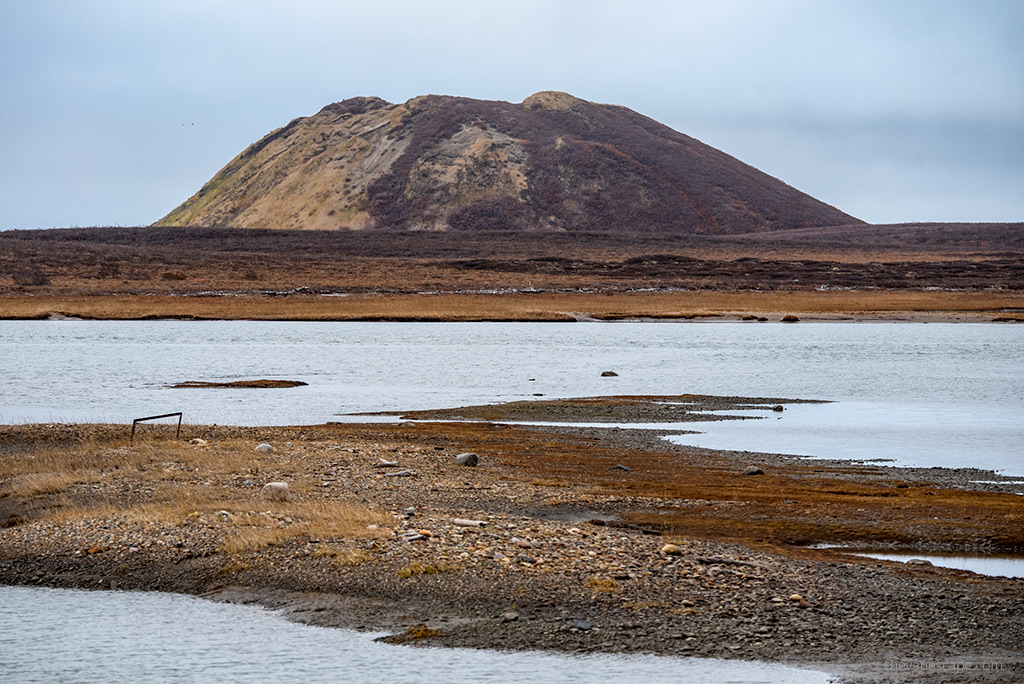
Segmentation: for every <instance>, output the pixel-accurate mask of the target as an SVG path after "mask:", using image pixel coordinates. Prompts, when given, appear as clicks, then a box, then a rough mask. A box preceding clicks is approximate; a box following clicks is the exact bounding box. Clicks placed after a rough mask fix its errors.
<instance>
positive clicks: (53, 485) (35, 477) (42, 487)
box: [0, 473, 74, 499]
mask: <svg viewBox="0 0 1024 684" xmlns="http://www.w3.org/2000/svg"><path fill="white" fill-rule="evenodd" d="M73 481H74V480H73V479H72V478H70V477H68V476H67V475H64V474H63V473H26V474H24V475H18V476H16V477H13V478H11V479H10V480H9V481H7V482H5V483H4V484H3V486H0V496H5V495H6V496H14V497H16V498H19V499H28V498H31V497H33V496H41V495H44V494H58V493H60V492H63V491H65V490H66V489H67V487H68V485H69V484H71V483H72V482H73Z"/></svg>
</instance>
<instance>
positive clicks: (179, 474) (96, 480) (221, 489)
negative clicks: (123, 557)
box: [0, 426, 391, 563]
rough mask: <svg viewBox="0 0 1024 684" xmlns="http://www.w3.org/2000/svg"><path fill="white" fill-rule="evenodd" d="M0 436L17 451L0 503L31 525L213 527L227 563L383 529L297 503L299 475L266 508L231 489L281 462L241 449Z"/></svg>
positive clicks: (353, 515) (314, 502)
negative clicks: (285, 495)
mask: <svg viewBox="0 0 1024 684" xmlns="http://www.w3.org/2000/svg"><path fill="white" fill-rule="evenodd" d="M6 430H8V431H9V432H10V441H11V443H16V444H17V448H16V449H14V450H12V451H13V453H9V454H8V455H7V456H5V457H4V458H2V459H0V483H2V484H0V496H11V497H13V498H14V499H15V501H27V500H30V499H31V500H33V503H32V510H33V517H34V518H43V519H48V520H51V521H53V522H66V521H73V520H80V519H82V518H85V517H111V518H114V517H117V518H119V519H121V520H122V521H125V522H129V523H132V522H136V523H143V524H148V523H157V524H162V525H177V526H182V527H185V526H192V525H197V526H214V527H216V528H219V529H222V530H223V532H224V539H223V550H225V551H227V552H229V553H242V552H245V551H251V550H256V549H260V548H264V547H267V546H272V545H277V544H282V543H285V542H287V541H289V540H291V539H296V538H305V539H323V540H331V539H342V538H352V537H365V536H374V535H377V534H380V532H379V531H378V530H380V529H386V526H387V525H388V524H389V523H390V522H391V519H390V518H389V517H388V516H386V515H383V514H379V513H376V512H374V511H371V510H370V509H368V508H366V507H363V506H357V505H352V504H348V503H345V502H343V501H334V500H321V499H317V498H315V497H314V496H313V495H307V494H306V493H305V492H306V489H307V485H306V483H305V482H303V476H302V475H299V474H296V475H295V476H294V477H293V478H291V484H292V494H293V496H294V497H295V500H293V501H290V502H269V501H267V500H266V499H264V498H263V497H262V495H261V492H260V490H259V488H258V487H253V486H251V485H250V486H245V485H240V482H242V481H244V480H247V479H250V478H256V477H257V475H255V474H254V473H258V472H260V471H265V472H277V471H279V470H280V468H281V467H282V465H284V464H287V463H288V462H289V461H290V457H289V456H287V455H284V454H280V453H278V452H274V453H271V454H263V453H261V452H256V451H254V450H253V442H252V441H251V440H224V441H218V442H215V443H210V444H209V445H208V446H205V447H204V446H198V445H192V444H189V443H186V442H179V441H176V440H172V439H166V438H159V437H158V438H152V439H147V440H144V441H141V442H137V443H136V444H134V445H128V444H125V443H123V442H116V441H103V440H98V439H95V438H89V437H86V438H82V439H77V440H76V439H68V440H66V441H64V442H61V443H59V444H54V443H53V440H52V439H48V438H47V437H46V435H45V431H42V432H43V435H42V436H40V435H39V434H37V433H36V432H34V431H33V430H32V427H31V426H26V427H24V428H16V427H12V428H6ZM19 441H20V443H19ZM286 467H288V468H289V469H292V468H293V466H291V465H287V466H286ZM268 509H270V510H268ZM254 511H262V513H259V514H256V513H254ZM370 525H376V526H377V528H376V530H370V529H368V526H370ZM348 560H351V561H352V562H358V561H359V560H360V559H358V558H356V557H355V556H352V557H351V558H349V559H348ZM340 562H342V563H343V562H345V559H342V560H341V561H340Z"/></svg>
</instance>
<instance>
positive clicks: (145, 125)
mask: <svg viewBox="0 0 1024 684" xmlns="http://www.w3.org/2000/svg"><path fill="white" fill-rule="evenodd" d="M540 90H563V91H566V92H569V93H572V94H573V95H576V96H577V97H581V98H584V99H587V100H593V101H597V102H608V103H613V104H619V105H623V106H626V107H629V108H631V109H634V110H636V111H638V112H640V113H641V114H645V115H647V116H650V117H652V118H654V119H657V120H659V121H661V122H663V123H665V124H667V125H669V126H671V127H673V128H675V129H676V130H679V131H681V132H683V133H686V134H688V135H692V136H694V137H696V138H699V139H700V140H703V141H704V142H706V143H708V144H710V145H713V146H714V147H717V148H719V149H721V150H723V151H725V152H727V153H729V154H731V155H733V156H735V157H738V158H739V159H741V160H743V161H745V162H747V163H749V164H752V165H754V166H756V167H758V168H760V169H761V170H763V171H765V172H767V173H770V174H771V175H773V176H776V177H778V178H780V179H782V180H783V181H785V182H787V183H789V184H790V185H792V186H794V187H796V188H798V189H800V190H803V191H804V192H807V193H809V194H811V195H814V196H815V197H817V198H819V199H821V200H823V201H825V202H828V203H830V204H834V205H835V206H837V207H839V208H840V209H842V210H844V211H846V212H848V213H851V214H853V215H854V216H857V217H859V218H862V219H864V220H867V221H871V222H876V223H887V222H901V221H1024V2H1020V0H1005V1H996V0H963V1H961V2H952V1H949V0H926V1H925V0H902V1H899V2H894V1H893V0H882V1H874V0H862V1H856V0H837V1H833V0H706V1H691V2H686V1H677V2H669V1H656V0H651V1H644V0H603V1H601V0H591V1H583V0H580V1H577V2H571V1H568V0H563V1H559V0H547V1H540V0H505V1H504V2H488V1H485V0H446V1H437V2H434V1H431V0H390V1H388V2H380V1H377V2H371V1H361V0H360V1H347V2H346V1H345V0H306V1H303V0H294V1H293V2H281V0H268V1H263V0H245V1H242V0H223V1H219V0H175V1H174V2H163V1H160V0H150V1H147V2H139V0H82V1H80V2H76V1H72V0H67V1H64V2H61V1H59V0H5V1H4V2H3V3H2V4H0V131H2V134H0V229H8V228H33V227H54V226H57V227H63V226H91V225H142V224H148V223H151V222H153V221H155V220H157V219H158V218H160V217H161V216H163V215H164V214H166V213H167V212H168V211H170V210H171V209H173V208H174V207H175V206H177V205H178V204H179V203H181V202H182V201H183V200H185V199H186V198H188V197H189V196H190V195H192V194H193V193H194V192H195V191H196V190H198V189H199V188H200V186H202V184H203V183H204V182H206V181H207V180H209V178H210V177H211V176H213V174H214V173H216V172H217V171H218V170H219V169H220V168H221V167H222V166H224V165H225V164H226V163H227V162H228V161H230V159H231V158H232V157H234V156H235V155H236V154H238V153H239V152H241V151H242V150H243V149H244V148H245V147H246V146H247V145H248V144H249V143H251V142H253V141H255V140H257V139H258V138H260V137H261V136H263V135H265V134H266V133H268V132H269V131H271V130H273V129H275V128H278V127H280V126H283V125H284V124H286V123H287V122H288V121H290V120H291V119H294V118H296V117H298V116H306V115H310V114H313V113H315V112H316V111H318V110H319V109H320V108H321V107H322V106H323V105H326V104H328V103H330V102H336V101H338V100H343V99H346V98H349V97H353V96H357V95H378V96H380V97H383V98H384V99H386V100H389V101H391V102H404V101H405V100H407V99H409V98H411V97H415V96H417V95H425V94H428V93H440V94H448V95H462V96H466V97H474V98H481V99H493V100H508V101H510V102H520V101H522V100H523V99H524V98H526V97H527V96H529V95H531V94H532V93H534V92H537V91H540ZM183 124H184V125H183Z"/></svg>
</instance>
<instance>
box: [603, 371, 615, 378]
mask: <svg viewBox="0 0 1024 684" xmlns="http://www.w3.org/2000/svg"><path fill="white" fill-rule="evenodd" d="M601 377H602V378H617V377H619V374H618V373H616V372H615V371H605V372H603V373H601Z"/></svg>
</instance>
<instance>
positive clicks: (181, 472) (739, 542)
mask: <svg viewBox="0 0 1024 684" xmlns="http://www.w3.org/2000/svg"><path fill="white" fill-rule="evenodd" d="M631 399H637V398H631ZM647 399H649V400H650V401H648V402H647V403H646V404H645V403H644V402H639V403H637V404H636V405H635V406H633V405H626V406H625V408H623V405H622V402H621V398H614V397H605V398H596V399H595V400H592V401H593V403H592V404H591V405H587V406H582V407H581V406H580V405H579V402H550V408H551V410H553V411H555V412H558V413H560V415H562V416H564V415H566V413H567V412H568V413H572V414H576V415H577V416H579V417H582V416H583V415H584V414H586V415H589V416H590V417H593V416H594V415H596V414H597V413H600V412H601V411H605V412H606V411H608V410H612V411H616V412H619V413H621V412H623V411H626V412H633V413H635V415H634V417H641V418H642V417H643V416H647V417H648V418H650V417H651V413H650V412H651V411H652V410H654V411H660V410H664V408H661V407H655V406H653V405H654V404H656V403H657V402H656V400H657V399H659V398H647ZM688 399H689V400H691V401H692V400H694V397H692V396H690V397H688ZM697 399H698V400H701V399H700V398H697ZM705 399H706V401H712V402H718V403H722V402H724V403H732V404H739V403H746V402H749V401H751V400H749V399H744V398H721V397H717V398H705ZM764 401H770V402H776V401H785V400H777V399H771V400H764ZM716 405H717V403H716ZM492 408H493V407H492ZM509 410H510V411H515V410H522V409H521V407H520V408H517V407H514V406H513V407H511V408H510V409H509ZM122 432H123V426H89V425H72V424H69V425H26V426H3V427H0V433H2V435H0V436H2V437H3V439H2V440H0V449H3V451H2V452H0V464H4V463H6V467H7V468H8V471H7V473H6V474H5V475H4V477H3V478H0V483H3V484H2V485H0V523H2V522H3V520H4V519H5V520H6V523H5V526H4V527H2V528H0V583H3V584H9V585H41V586H54V587H76V588H105V589H111V588H118V589H142V590H159V591H172V592H176V593H185V594H192V595H198V596H202V597H204V598H209V599H213V600H223V601H231V602H238V603H258V604H260V605H263V606H264V607H267V608H271V609H275V610H281V611H282V613H283V615H284V616H285V617H287V618H289V619H294V620H298V621H302V622H309V623H310V624H321V625H326V626H338V627H354V628H359V627H362V628H364V629H366V628H369V627H371V626H372V627H375V628H378V629H379V628H386V629H387V631H391V632H393V636H392V638H391V640H392V641H395V642H398V643H421V644H424V645H437V646H462V647H471V648H495V647H500V648H503V649H507V650H554V651H561V652H568V653H593V652H603V653H655V654H661V655H674V656H703V657H723V658H741V659H748V660H765V661H771V662H784V663H790V664H794V665H799V664H805V665H806V664H811V663H813V664H816V665H817V664H821V663H824V664H827V665H828V667H829V668H831V669H830V671H841V672H842V674H841V676H843V677H844V678H847V677H848V678H849V679H850V680H851V681H853V680H858V681H859V680H867V681H871V680H876V679H878V680H880V679H882V678H883V674H884V676H889V677H891V676H893V674H892V673H891V672H890V673H880V672H879V671H878V669H879V667H878V665H879V663H880V662H881V661H882V660H886V659H889V660H892V659H897V660H898V659H905V660H913V659H919V660H920V659H928V660H932V661H936V662H937V661H943V660H957V659H959V660H964V659H969V660H972V661H978V660H985V661H987V662H1000V663H1003V664H1004V665H1005V666H1006V667H1005V668H1004V669H1003V670H1002V673H1003V675H1004V676H1006V675H1007V674H1009V676H1013V675H1012V673H1014V672H1016V673H1018V674H1019V672H1020V669H1019V668H1021V667H1024V665H1022V664H1021V663H1022V662H1024V657H1022V652H1021V648H1020V644H1021V643H1024V638H1022V637H1024V625H1022V624H1021V621H1020V618H1019V616H1020V615H1021V614H1024V592H1022V591H1021V589H1022V587H1024V580H1021V579H1006V578H998V577H986V576H982V575H975V574H972V573H969V572H965V571H959V570H951V569H946V568H941V567H934V566H930V565H923V564H910V565H908V564H904V563H896V562H887V561H876V560H873V559H868V558H860V557H855V556H851V555H848V554H844V553H842V552H841V550H837V549H819V548H813V545H814V544H815V543H819V542H827V541H834V542H840V543H843V542H848V543H849V542H857V543H867V544H869V545H875V546H879V545H881V544H882V543H883V542H885V541H888V542H889V543H893V544H896V545H897V546H899V547H900V548H904V549H913V550H915V551H916V552H919V553H920V552H925V551H927V550H937V549H960V550H974V551H975V552H979V551H981V552H983V551H985V550H988V551H993V550H1002V551H1007V550H1010V551H1013V552H1015V553H1017V554H1021V552H1022V550H1024V530H1021V529H1020V525H1019V520H1020V515H1021V510H1022V508H1024V502H1022V501H1021V497H1019V496H1014V495H1012V494H1008V493H1005V492H1001V491H1000V487H999V485H995V484H992V485H985V484H972V485H968V482H969V481H970V480H972V479H978V473H977V472H975V471H969V470H965V471H955V470H947V469H938V470H936V469H927V468H925V469H903V468H894V467H891V466H881V465H876V464H865V463H860V464H855V463H849V462H836V461H814V462H807V461H806V460H804V459H801V460H800V461H795V460H794V459H792V458H788V457H785V456H784V455H779V454H755V453H742V452H720V451H712V450H707V449H696V448H692V447H682V446H678V445H671V444H669V443H667V442H664V440H659V439H658V437H657V436H656V435H651V434H643V433H645V432H646V431H636V430H615V429H591V428H561V429H550V428H538V427H532V428H524V427H513V426H505V425H499V424H494V423H481V424H464V423H425V424H410V423H404V424H342V425H323V426H294V427H253V428H242V427H231V426H186V427H185V428H184V432H183V435H182V439H181V440H180V441H175V440H174V439H172V438H171V437H170V434H167V433H166V431H165V430H162V429H160V428H153V429H152V430H151V431H150V432H148V433H147V436H146V438H145V439H144V440H142V441H141V442H140V443H137V444H136V445H134V446H132V445H128V444H127V440H126V439H125V435H123V434H121V433H122ZM171 434H173V433H171ZM193 438H198V439H202V440H204V441H205V442H206V444H203V445H200V444H191V443H190V440H191V439H193ZM263 442H266V443H271V444H273V445H274V446H275V451H274V452H272V453H268V454H260V453H259V452H256V451H254V450H253V449H254V446H255V445H256V444H259V443H263ZM465 451H473V452H474V453H478V454H479V458H480V464H479V466H477V467H460V466H457V465H455V462H454V457H455V455H456V454H458V453H462V452H465ZM26 459H28V460H26ZM40 459H41V460H40ZM46 459H51V460H52V461H53V462H55V463H64V464H65V467H66V468H67V469H68V472H69V473H71V474H70V476H69V477H67V478H65V479H64V480H63V481H61V482H60V483H47V482H44V481H43V480H42V479H39V477H38V476H39V475H42V474H45V473H42V472H41V470H45V468H43V467H42V466H41V465H40V463H41V462H46ZM69 459H71V460H69ZM72 461H73V462H72ZM393 464H394V465H393ZM15 466H17V468H15ZM750 467H756V468H758V469H760V470H761V471H762V472H763V474H761V475H746V474H744V471H745V469H747V468H750ZM11 468H15V469H14V470H11ZM254 471H255V472H254ZM404 471H407V472H408V474H407V475H402V473H403V472H404ZM985 479H1000V478H999V476H995V477H993V478H989V477H987V476H986V478H985ZM277 480H282V481H287V482H289V483H290V485H291V487H292V491H293V493H294V500H293V501H291V502H290V503H281V502H277V503H275V502H273V501H270V500H267V499H265V498H263V496H262V495H261V485H262V484H263V483H264V482H268V481H277ZM247 483H248V484H247ZM968 486H969V487H971V488H967V487H968ZM32 487H35V490H36V491H32ZM1003 489H1004V490H1005V487H1003ZM165 499H166V500H165ZM328 504H330V505H333V506H345V507H347V508H345V510H348V511H350V514H351V515H355V516H356V519H357V523H355V524H354V526H353V527H352V528H351V529H350V530H349V532H347V533H344V534H342V533H341V532H338V531H331V530H332V529H333V528H331V529H327V528H316V527H312V526H311V525H312V522H308V520H312V517H313V516H314V513H313V511H314V509H315V507H317V506H325V505H328ZM331 510H335V509H331ZM363 511H365V513H363ZM12 515H13V516H16V519H15V520H13V521H12V520H11V516H12ZM362 515H366V516H371V517H368V518H365V519H364V518H359V517H358V516H362ZM371 519H372V520H373V521H376V522H371V523H369V525H370V526H375V527H374V528H373V529H371V527H370V526H368V524H367V521H369V520H371ZM462 519H466V520H476V521H479V522H481V523H483V524H482V525H480V526H474V525H471V526H463V525H462V524H460V523H457V522H455V521H456V520H462ZM358 520H363V522H358ZM303 525H307V527H304V528H303V527H302V526H303ZM257 532H258V533H260V534H263V533H266V534H271V535H274V536H269V537H266V539H264V542H265V543H263V542H261V543H257V544H255V545H254V546H251V547H246V546H245V545H241V546H238V547H230V546H229V543H228V542H229V541H230V540H231V539H233V538H234V537H236V536H238V535H240V534H242V533H257ZM672 547H674V548H672ZM574 621H581V622H579V623H577V622H574ZM584 626H585V627H586V628H584ZM954 633H955V636H953V635H954ZM882 654H885V656H884V657H883V655H882ZM1014 668H1017V669H1014ZM905 674H907V675H909V674H911V673H905ZM980 681H984V680H983V679H982V680H980Z"/></svg>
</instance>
